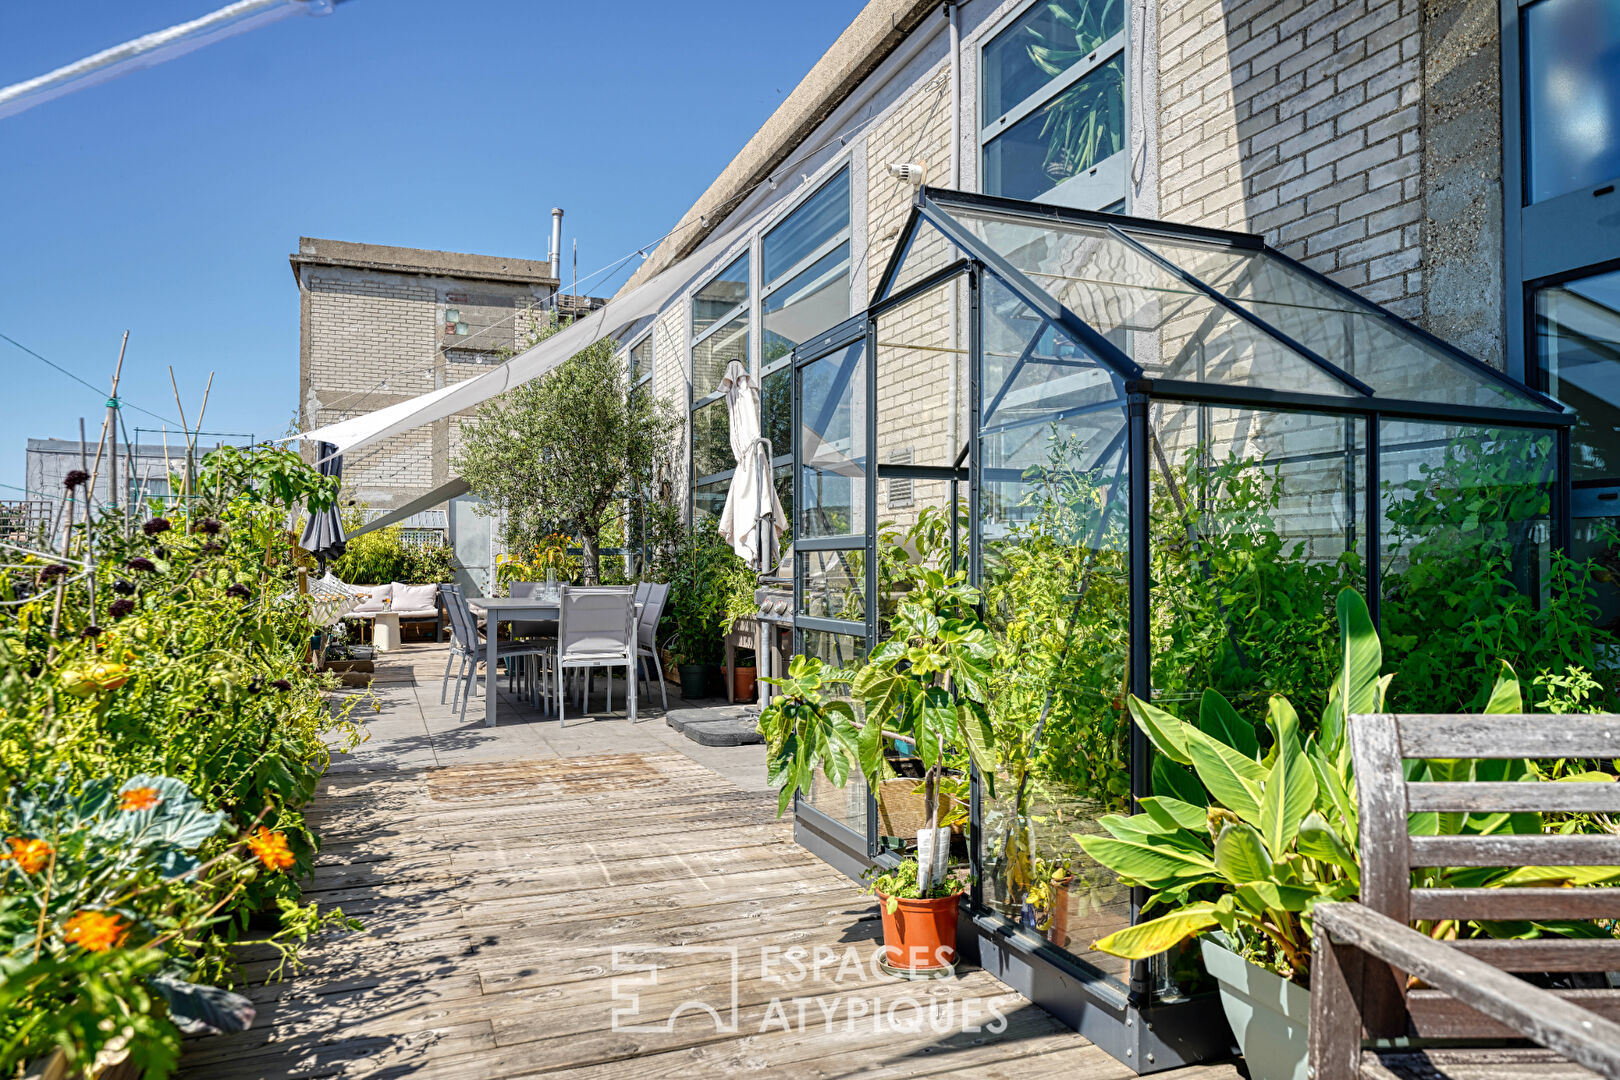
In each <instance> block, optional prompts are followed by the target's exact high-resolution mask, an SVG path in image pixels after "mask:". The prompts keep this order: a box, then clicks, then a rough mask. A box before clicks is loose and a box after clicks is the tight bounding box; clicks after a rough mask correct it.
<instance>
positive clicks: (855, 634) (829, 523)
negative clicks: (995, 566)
mask: <svg viewBox="0 0 1620 1080" xmlns="http://www.w3.org/2000/svg"><path fill="white" fill-rule="evenodd" d="M868 332H869V327H868V322H867V319H866V318H865V317H864V316H856V317H855V318H853V319H849V320H847V321H845V322H843V323H840V324H839V325H838V326H835V327H833V328H832V329H831V330H829V331H828V332H826V333H825V334H822V335H820V336H819V337H817V338H816V339H814V340H813V341H809V342H806V343H805V344H803V345H801V346H799V347H798V348H797V349H795V350H794V353H793V417H792V423H793V516H794V520H793V651H794V653H795V654H797V655H803V656H809V657H816V658H818V659H820V660H821V661H822V662H823V663H825V664H826V665H827V667H829V668H848V667H851V666H853V665H854V664H855V663H857V662H858V661H860V660H861V659H863V658H864V657H865V655H866V651H867V648H868V643H869V642H870V641H871V639H872V637H873V632H874V627H873V625H872V620H873V619H874V618H875V613H874V611H873V610H872V606H871V605H870V604H869V603H868V602H867V598H868V597H869V596H871V595H872V592H873V588H874V585H875V566H874V561H873V558H872V553H873V552H872V547H873V544H874V542H875V541H874V539H873V537H872V535H871V534H872V532H873V530H871V529H868V528H867V515H868V514H869V513H870V512H871V507H870V503H871V484H872V479H873V478H872V477H871V476H870V475H869V466H868V459H869V457H870V454H869V447H870V446H871V444H872V437H871V424H872V410H871V408H870V401H871V382H870V379H871V370H870V364H869V363H868V353H869V342H868V340H867V335H868ZM870 804H871V798H870V795H869V794H868V792H867V788H866V785H865V783H863V782H862V781H861V779H860V778H859V777H858V776H856V777H851V778H850V780H849V783H848V784H847V785H845V786H844V787H843V788H837V787H834V786H833V785H831V784H829V783H828V782H827V780H826V778H825V777H823V776H822V775H821V774H820V773H819V772H818V773H817V775H816V780H815V783H814V786H813V787H812V789H811V792H810V794H809V795H808V796H803V795H801V796H800V799H799V804H798V808H797V814H796V818H797V821H798V824H799V826H800V829H801V833H800V837H799V839H800V842H801V843H804V844H805V846H806V847H809V848H811V850H813V851H815V852H816V854H818V855H820V856H821V857H822V858H823V859H825V860H826V861H827V862H829V863H831V864H832V865H834V866H836V867H838V868H839V869H840V870H843V871H844V872H845V873H848V874H851V875H856V874H859V873H860V872H861V871H862V870H864V869H865V868H866V866H867V865H868V860H869V858H870V855H871V854H872V852H873V836H872V830H873V829H874V828H875V826H876V821H875V818H874V817H873V814H872V812H871V805H870ZM806 830H807V831H808V833H809V834H810V835H805V832H804V831H806Z"/></svg>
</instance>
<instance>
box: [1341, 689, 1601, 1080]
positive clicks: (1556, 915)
mask: <svg viewBox="0 0 1620 1080" xmlns="http://www.w3.org/2000/svg"><path fill="white" fill-rule="evenodd" d="M1349 734H1350V742H1351V748H1352V752H1353V754H1354V756H1355V768H1356V784H1357V790H1358V793H1359V803H1360V811H1359V832H1360V837H1361V900H1360V902H1359V903H1325V904H1319V905H1317V907H1316V909H1315V944H1314V958H1315V959H1314V963H1313V972H1312V976H1311V1029H1310V1069H1311V1073H1310V1075H1311V1076H1312V1078H1313V1080H1351V1078H1360V1077H1379V1078H1389V1077H1424V1078H1426V1080H1433V1078H1435V1077H1439V1076H1453V1077H1467V1078H1468V1080H1495V1078H1497V1077H1508V1076H1514V1077H1521V1076H1533V1077H1538V1078H1545V1077H1558V1078H1560V1080H1561V1078H1563V1077H1566V1076H1590V1075H1591V1073H1589V1072H1587V1071H1586V1070H1587V1069H1590V1070H1592V1072H1596V1073H1598V1074H1600V1075H1603V1076H1607V1077H1610V1078H1614V1080H1620V1023H1616V1018H1617V1017H1620V991H1615V990H1608V989H1582V990H1546V989H1542V988H1540V987H1537V986H1534V985H1533V984H1531V983H1529V982H1526V981H1525V980H1523V979H1521V978H1519V977H1517V976H1516V975H1514V974H1512V973H1513V972H1607V971H1620V940H1615V939H1613V938H1612V937H1611V938H1601V939H1577V938H1559V937H1543V938H1534V939H1525V940H1506V939H1478V940H1464V941H1437V940H1435V939H1433V938H1431V937H1429V936H1428V935H1427V934H1423V933H1420V932H1419V931H1417V930H1415V929H1413V928H1412V927H1411V926H1410V925H1408V924H1409V923H1411V922H1412V921H1413V920H1424V921H1434V920H1442V919H1459V920H1504V921H1509V920H1528V919H1560V920H1609V919H1620V889H1616V888H1600V887H1592V888H1574V887H1562V888H1523V887H1514V888H1450V889H1443V888H1414V887H1413V885H1412V869H1413V868H1414V867H1433V866H1446V867H1474V866H1478V867H1501V866H1507V867H1512V866H1615V865H1620V836H1615V835H1582V836H1576V835H1570V836H1560V835H1552V834H1517V835H1515V834H1502V833H1498V834H1490V835H1469V834H1460V835H1449V836H1414V835H1411V833H1410V829H1409V826H1408V815H1409V814H1414V813H1419V812H1424V811H1434V812H1439V813H1505V812H1542V811H1566V812H1576V811H1585V812H1599V813H1601V812H1620V784H1617V783H1613V782H1603V783H1600V782H1545V783H1538V782H1485V781H1475V782H1455V783H1440V782H1433V781H1419V782H1408V781H1407V779H1406V774H1405V773H1404V772H1403V768H1402V766H1403V763H1404V762H1405V761H1410V760H1418V759H1440V758H1449V759H1490V758H1494V759H1511V758H1521V759H1523V758H1543V759H1544V758H1601V759H1603V760H1606V761H1607V760H1611V759H1613V758H1616V757H1620V716H1549V715H1538V716H1504V715H1494V716H1392V715H1387V714H1377V715H1367V716H1354V717H1351V719H1350V725H1349ZM1408 974H1410V975H1412V976H1414V977H1415V978H1416V979H1417V980H1418V981H1420V982H1421V984H1422V986H1421V987H1420V988H1417V989H1407V983H1408V979H1407V975H1408ZM1364 1035H1365V1036H1367V1037H1368V1038H1369V1039H1370V1040H1374V1041H1375V1045H1373V1046H1371V1047H1364V1045H1363V1036H1364ZM1407 1038H1414V1039H1416V1040H1419V1041H1418V1042H1416V1043H1408V1044H1407V1045H1405V1046H1399V1045H1397V1046H1390V1045H1388V1044H1387V1043H1382V1044H1378V1043H1376V1041H1377V1040H1388V1039H1403V1040H1404V1039H1407ZM1469 1039H1472V1040H1478V1039H1489V1040H1496V1041H1500V1040H1504V1039H1510V1040H1527V1041H1529V1042H1532V1043H1535V1044H1537V1048H1525V1047H1523V1044H1522V1043H1520V1045H1519V1046H1508V1045H1503V1046H1500V1047H1498V1048H1482V1047H1481V1046H1480V1044H1479V1043H1478V1042H1477V1041H1476V1042H1475V1043H1474V1044H1473V1045H1472V1046H1466V1047H1464V1046H1457V1045H1455V1044H1456V1043H1457V1042H1458V1041H1460V1040H1469ZM1427 1040H1445V1041H1448V1042H1452V1043H1453V1044H1454V1045H1453V1046H1452V1047H1450V1048H1442V1047H1441V1046H1439V1045H1431V1044H1430V1043H1429V1042H1428V1041H1427ZM1581 1066H1584V1067H1585V1068H1581Z"/></svg>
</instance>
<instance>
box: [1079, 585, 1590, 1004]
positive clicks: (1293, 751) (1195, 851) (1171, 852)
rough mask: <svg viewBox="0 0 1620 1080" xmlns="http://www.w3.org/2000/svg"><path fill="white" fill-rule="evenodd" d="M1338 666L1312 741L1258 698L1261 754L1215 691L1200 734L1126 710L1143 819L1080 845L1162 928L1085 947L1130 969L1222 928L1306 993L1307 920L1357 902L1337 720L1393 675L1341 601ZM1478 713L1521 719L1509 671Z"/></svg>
mask: <svg viewBox="0 0 1620 1080" xmlns="http://www.w3.org/2000/svg"><path fill="white" fill-rule="evenodd" d="M1337 608H1338V614H1339V623H1340V631H1341V638H1342V650H1341V659H1340V663H1339V667H1338V672H1337V674H1336V677H1335V679H1334V683H1333V686H1332V687H1331V689H1330V690H1329V693H1328V703H1327V706H1326V708H1325V710H1324V712H1323V715H1322V717H1321V721H1320V723H1319V725H1318V728H1317V731H1316V733H1315V734H1314V735H1312V736H1306V735H1305V734H1304V733H1303V732H1302V730H1301V724H1300V721H1299V717H1298V716H1297V714H1296V713H1295V712H1294V709H1293V707H1292V706H1291V705H1290V704H1289V703H1288V701H1287V699H1286V698H1283V697H1281V696H1280V695H1279V696H1273V697H1272V698H1271V700H1270V704H1269V707H1268V713H1267V718H1266V723H1265V729H1266V730H1267V731H1268V732H1269V740H1268V741H1269V747H1264V748H1263V747H1262V745H1261V739H1260V737H1259V729H1257V727H1256V726H1255V725H1253V724H1252V723H1250V722H1249V721H1248V720H1246V719H1245V718H1244V717H1243V716H1241V715H1240V714H1239V713H1238V711H1237V710H1236V709H1234V708H1233V707H1232V706H1231V704H1230V703H1229V702H1227V700H1226V699H1225V698H1224V697H1222V696H1221V695H1220V694H1219V693H1218V692H1216V691H1214V690H1209V691H1206V692H1205V694H1204V696H1203V700H1202V702H1201V706H1200V709H1199V712H1198V715H1197V718H1196V721H1186V720H1179V719H1177V718H1175V717H1174V716H1171V715H1170V714H1168V713H1166V712H1164V711H1163V710H1161V709H1158V708H1156V707H1154V706H1152V705H1150V704H1148V703H1147V702H1143V701H1140V700H1137V699H1135V698H1133V699H1132V700H1131V713H1132V716H1133V717H1134V718H1135V720H1136V722H1137V723H1138V725H1140V727H1141V728H1142V730H1143V731H1144V732H1145V733H1146V734H1147V736H1148V739H1149V740H1150V742H1151V743H1152V745H1153V748H1154V750H1155V751H1156V752H1157V754H1158V757H1157V760H1156V761H1155V763H1154V768H1153V779H1154V794H1153V795H1152V796H1151V797H1148V798H1144V799H1142V800H1140V803H1141V806H1142V812H1141V813H1139V814H1134V815H1131V816H1129V817H1126V816H1123V815H1109V816H1107V817H1104V818H1102V819H1100V820H1099V824H1100V825H1102V827H1103V828H1104V829H1105V830H1106V832H1107V834H1108V835H1106V836H1100V835H1099V836H1080V837H1076V838H1075V840H1076V842H1077V843H1078V844H1079V845H1080V846H1081V848H1082V849H1083V850H1084V851H1085V852H1086V854H1088V855H1089V856H1091V857H1092V858H1093V859H1095V860H1097V861H1098V862H1099V863H1101V864H1102V865H1104V866H1106V867H1108V868H1109V869H1111V870H1113V871H1114V872H1116V873H1117V874H1119V876H1120V878H1121V880H1123V881H1124V882H1125V883H1127V884H1131V885H1140V886H1143V887H1145V888H1147V889H1148V890H1150V896H1149V901H1148V904H1147V905H1146V908H1147V909H1148V910H1152V909H1160V908H1169V909H1170V910H1169V912H1168V913H1167V914H1163V915H1160V916H1159V917H1158V918H1155V919H1152V920H1149V921H1147V922H1144V923H1140V924H1138V925H1135V926H1130V927H1126V928H1125V929H1122V930H1119V931H1116V932H1115V933H1113V934H1110V935H1108V936H1107V937H1105V938H1103V939H1102V940H1100V941H1098V942H1096V943H1095V945H1094V947H1095V948H1098V949H1101V950H1103V951H1105V952H1110V953H1113V954H1114V955H1117V956H1122V957H1126V958H1129V959H1142V958H1145V957H1148V956H1152V955H1154V954H1157V953H1160V952H1163V951H1165V950H1166V949H1168V948H1170V947H1172V946H1174V945H1176V944H1178V943H1180V942H1182V941H1184V940H1186V939H1187V938H1189V937H1192V936H1195V935H1197V934H1199V933H1202V932H1205V931H1208V930H1211V929H1213V928H1216V927H1219V928H1220V929H1221V930H1222V931H1223V932H1224V933H1225V934H1226V936H1227V939H1228V940H1229V941H1230V942H1232V943H1233V945H1234V946H1235V947H1236V949H1237V950H1238V951H1239V952H1240V953H1241V954H1242V955H1244V956H1245V957H1246V958H1248V959H1249V960H1251V961H1252V962H1254V963H1257V964H1260V965H1261V966H1264V967H1266V968H1268V969H1270V970H1273V971H1276V972H1277V973H1278V974H1280V975H1282V976H1284V977H1285V978H1290V979H1293V980H1295V981H1298V982H1308V981H1309V972H1310V937H1311V912H1312V909H1313V908H1314V907H1315V905H1316V904H1317V903H1318V902H1320V901H1322V900H1348V899H1355V898H1356V897H1357V896H1358V895H1359V890H1360V870H1359V861H1358V857H1357V850H1358V841H1359V837H1358V832H1357V812H1356V801H1355V784H1354V777H1353V773H1352V767H1351V756H1350V749H1349V742H1348V739H1347V738H1346V731H1347V725H1348V723H1349V717H1350V716H1351V715H1352V714H1355V713H1372V712H1379V711H1381V710H1382V709H1383V707H1384V699H1385V695H1386V693H1387V691H1388V689H1389V686H1390V683H1391V681H1392V680H1393V679H1395V676H1394V675H1393V674H1387V675H1381V674H1380V673H1379V669H1380V668H1381V666H1382V651H1381V649H1380V646H1379V642H1378V636H1377V634H1376V633H1375V632H1374V630H1373V627H1372V622H1371V619H1370V618H1369V617H1368V615H1367V609H1366V605H1365V603H1364V602H1363V601H1362V600H1361V598H1360V596H1359V595H1357V594H1356V593H1354V592H1353V591H1350V590H1346V591H1344V592H1342V593H1341V594H1340V596H1339V599H1338V604H1337ZM1502 672H1503V673H1502V675H1501V676H1500V677H1499V678H1498V679H1497V681H1496V683H1495V684H1494V686H1493V688H1492V691H1491V694H1490V697H1489V699H1488V701H1487V706H1486V711H1487V712H1498V713H1501V712H1518V711H1520V710H1521V709H1522V702H1521V700H1520V696H1519V687H1518V682H1517V680H1516V678H1514V677H1513V674H1512V671H1511V669H1510V668H1507V667H1506V666H1505V665H1504V666H1503V668H1502ZM1532 768H1533V766H1532V765H1531V764H1530V763H1526V762H1510V761H1500V762H1472V761H1466V762H1439V761H1431V762H1426V763H1424V764H1423V766H1422V770H1421V774H1420V775H1419V776H1418V777H1417V778H1418V779H1426V778H1432V779H1436V780H1464V779H1476V778H1477V779H1482V780H1484V779H1497V780H1509V779H1519V778H1522V777H1524V776H1526V775H1528V773H1529V772H1530V771H1531V770H1532ZM1528 818H1529V820H1526V816H1524V815H1507V814H1493V815H1464V814H1419V815H1414V817H1413V821H1412V823H1411V829H1412V832H1413V833H1414V834H1425V833H1427V834H1435V833H1441V834H1446V833H1457V832H1470V833H1492V832H1498V831H1503V832H1515V831H1540V829H1541V827H1542V826H1541V822H1540V820H1539V819H1538V818H1536V816H1535V815H1529V816H1528ZM1420 873H1421V874H1422V875H1423V878H1422V882H1421V883H1422V884H1424V885H1427V886H1431V887H1432V886H1439V885H1453V886H1472V887H1489V886H1497V885H1509V884H1527V883H1532V882H1533V883H1537V884H1561V883H1579V884H1593V883H1596V882H1601V881H1607V880H1611V879H1612V878H1616V877H1620V868H1592V867H1521V868H1515V869H1510V870H1504V869H1501V868H1495V867H1490V868H1462V869H1458V868H1436V869H1432V870H1425V871H1421V872H1420ZM1420 928H1422V929H1425V930H1428V931H1429V932H1430V933H1432V934H1434V935H1435V936H1456V935H1458V934H1459V933H1460V934H1462V935H1463V936H1468V935H1471V934H1475V933H1486V934H1491V933H1509V932H1511V933H1514V934H1516V935H1521V934H1525V933H1534V932H1542V931H1545V932H1553V933H1558V932H1574V927H1573V926H1564V925H1561V924H1552V923H1547V924H1541V925H1539V926H1535V927H1522V926H1515V927H1501V926H1493V925H1492V924H1477V925H1475V924H1470V925H1465V926H1461V927H1459V926H1457V925H1456V924H1429V925H1423V924H1420Z"/></svg>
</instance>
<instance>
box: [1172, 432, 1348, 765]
mask: <svg viewBox="0 0 1620 1080" xmlns="http://www.w3.org/2000/svg"><path fill="white" fill-rule="evenodd" d="M1149 423H1150V432H1151V439H1152V451H1151V455H1150V468H1151V497H1150V502H1149V516H1150V521H1151V525H1150V531H1149V537H1150V540H1149V543H1150V551H1151V560H1152V563H1151V565H1152V575H1151V576H1152V582H1153V588H1152V592H1151V594H1150V595H1151V602H1152V605H1153V615H1152V627H1153V652H1152V665H1153V667H1152V672H1153V699H1154V703H1155V704H1157V705H1159V706H1160V707H1161V708H1164V709H1166V710H1168V711H1169V712H1171V713H1173V714H1175V715H1177V716H1180V717H1181V718H1183V719H1186V720H1196V718H1197V716H1198V714H1199V705H1200V700H1201V698H1202V695H1203V693H1204V691H1205V690H1206V689H1215V690H1218V691H1219V692H1220V693H1221V694H1222V695H1223V696H1224V697H1225V698H1226V699H1227V700H1228V701H1229V702H1230V703H1231V704H1232V705H1233V706H1234V707H1236V708H1237V710H1238V712H1239V713H1240V714H1242V715H1243V716H1244V717H1245V718H1246V719H1249V720H1251V721H1253V722H1255V723H1256V724H1257V725H1261V724H1263V722H1264V719H1265V715H1266V703H1267V701H1268V699H1269V697H1270V696H1271V695H1272V694H1282V695H1284V696H1285V697H1287V698H1288V699H1289V701H1290V702H1291V703H1292V704H1293V706H1294V708H1295V709H1296V710H1297V711H1298V712H1299V713H1300V715H1302V716H1317V715H1320V713H1321V711H1322V708H1323V706H1324V705H1326V693H1327V688H1328V687H1329V685H1331V683H1332V681H1333V671H1334V663H1335V658H1336V650H1337V647H1338V621H1337V615H1336V613H1335V610H1334V603H1335V598H1336V597H1337V596H1338V594H1339V592H1340V591H1341V590H1342V589H1345V588H1352V589H1356V590H1358V591H1365V588H1366V584H1367V580H1366V557H1365V548H1366V538H1365V529H1364V528H1363V527H1362V524H1361V522H1362V520H1363V519H1364V518H1365V507H1366V491H1367V433H1366V421H1365V420H1364V419H1362V418H1361V417H1358V416H1330V415H1326V414H1321V413H1294V412H1264V411H1255V410H1249V409H1229V408H1220V407H1216V406H1209V405H1191V404H1180V403H1175V402H1165V403H1155V404H1154V405H1153V407H1152V409H1151V410H1150V412H1149ZM1164 767H1170V768H1174V766H1170V765H1169V763H1165V764H1164V765H1162V766H1156V768H1164Z"/></svg>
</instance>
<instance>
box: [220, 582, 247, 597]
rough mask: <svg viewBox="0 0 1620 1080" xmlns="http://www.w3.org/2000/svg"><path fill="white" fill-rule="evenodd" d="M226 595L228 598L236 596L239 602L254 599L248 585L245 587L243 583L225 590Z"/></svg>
mask: <svg viewBox="0 0 1620 1080" xmlns="http://www.w3.org/2000/svg"><path fill="white" fill-rule="evenodd" d="M225 595H226V596H234V597H236V598H237V599H238V600H251V599H253V594H252V593H251V592H249V591H248V587H247V586H246V585H243V584H242V583H241V582H237V583H236V584H235V585H232V586H231V587H230V588H228V589H226V590H225Z"/></svg>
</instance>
